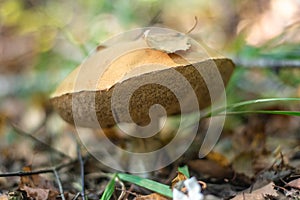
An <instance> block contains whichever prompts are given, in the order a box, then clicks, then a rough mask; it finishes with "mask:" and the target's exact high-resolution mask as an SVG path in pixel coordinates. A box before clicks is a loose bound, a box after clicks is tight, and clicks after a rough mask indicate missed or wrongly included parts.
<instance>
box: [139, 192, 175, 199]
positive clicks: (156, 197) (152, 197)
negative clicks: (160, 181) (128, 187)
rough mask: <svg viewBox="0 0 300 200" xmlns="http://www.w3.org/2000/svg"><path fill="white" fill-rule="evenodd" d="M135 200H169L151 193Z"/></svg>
mask: <svg viewBox="0 0 300 200" xmlns="http://www.w3.org/2000/svg"><path fill="white" fill-rule="evenodd" d="M135 200H169V198H167V197H164V196H162V195H160V194H157V193H152V194H149V195H145V196H138V197H136V198H135Z"/></svg>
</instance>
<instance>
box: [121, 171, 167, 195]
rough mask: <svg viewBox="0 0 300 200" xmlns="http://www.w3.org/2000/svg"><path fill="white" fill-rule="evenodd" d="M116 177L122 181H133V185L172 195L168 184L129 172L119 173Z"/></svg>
mask: <svg viewBox="0 0 300 200" xmlns="http://www.w3.org/2000/svg"><path fill="white" fill-rule="evenodd" d="M118 177H119V178H120V179H121V180H123V181H127V182H130V183H134V184H135V185H138V186H141V187H144V188H147V189H149V190H151V191H153V192H156V193H159V194H162V195H164V196H166V197H172V190H171V188H170V187H169V186H168V185H165V184H162V183H159V182H156V181H152V180H150V179H145V178H141V177H139V176H134V175H130V174H123V173H120V174H118Z"/></svg>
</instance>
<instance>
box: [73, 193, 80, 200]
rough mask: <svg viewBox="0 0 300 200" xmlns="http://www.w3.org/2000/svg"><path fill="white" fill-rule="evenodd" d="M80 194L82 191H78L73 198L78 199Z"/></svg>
mask: <svg viewBox="0 0 300 200" xmlns="http://www.w3.org/2000/svg"><path fill="white" fill-rule="evenodd" d="M79 196H80V192H77V194H76V195H75V197H74V198H73V200H76V199H78V197H79Z"/></svg>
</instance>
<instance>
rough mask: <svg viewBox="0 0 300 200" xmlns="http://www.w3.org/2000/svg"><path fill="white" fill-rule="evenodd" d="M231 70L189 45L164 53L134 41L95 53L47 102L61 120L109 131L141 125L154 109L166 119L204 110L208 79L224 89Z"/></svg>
mask: <svg viewBox="0 0 300 200" xmlns="http://www.w3.org/2000/svg"><path fill="white" fill-rule="evenodd" d="M141 43H142V44H143V45H142V47H143V48H140V47H141ZM128 46H130V48H129V49H133V50H128ZM101 47H102V46H101ZM124 50H126V53H123V52H125V51H124ZM127 50H128V51H127ZM115 55H117V56H115ZM216 70H217V73H218V72H219V74H220V76H217V75H215V74H216ZM233 70H234V64H233V62H232V61H231V60H230V59H228V58H225V57H222V56H219V55H216V54H215V53H213V55H212V53H211V52H209V55H207V51H206V53H205V54H204V53H203V50H200V49H199V48H198V47H197V45H196V44H195V43H194V42H191V47H190V48H189V49H188V50H178V51H176V52H175V53H167V52H165V51H163V50H159V49H155V48H153V47H149V45H148V44H147V43H146V42H145V41H144V40H143V39H138V40H135V41H127V42H123V43H120V44H118V45H112V46H109V47H103V48H101V49H100V48H98V50H97V51H96V52H94V54H92V55H91V56H90V57H89V58H87V59H86V60H85V62H83V63H82V64H81V65H80V66H78V67H77V68H76V69H75V70H74V71H73V72H72V73H71V74H70V75H69V76H67V77H66V79H65V80H64V81H63V82H62V83H61V84H60V85H59V86H58V88H57V90H56V91H55V92H54V93H53V94H52V96H51V102H52V104H53V105H54V108H55V109H56V110H57V112H58V113H59V114H60V115H61V117H62V118H63V119H64V120H66V121H67V122H69V123H72V124H76V125H78V126H82V127H94V128H96V127H99V125H100V126H101V128H108V127H112V126H114V125H115V124H116V123H118V122H120V121H121V122H127V123H132V122H134V123H136V124H139V125H146V124H148V123H149V122H150V121H151V120H150V117H149V110H150V108H151V106H153V105H155V104H160V105H161V106H162V107H163V108H164V109H165V112H166V114H168V115H174V114H180V113H187V112H192V111H195V110H199V109H203V108H205V107H207V106H209V105H210V104H211V94H210V91H209V87H208V86H207V80H208V79H209V82H211V83H214V82H215V83H216V84H217V83H219V82H222V84H224V85H226V84H227V82H228V81H229V78H230V76H231V74H232V72H233ZM203 73H204V74H203ZM205 77H208V79H207V78H205ZM218 77H221V78H218ZM183 79H184V80H186V81H185V82H184V81H182V80H183ZM220 80H221V81H220ZM183 82H184V83H183ZM224 85H223V86H224ZM174 89H176V91H177V92H174V91H173V90H174ZM222 89H223V91H222V90H219V92H218V94H215V95H216V96H218V95H219V96H220V95H222V93H223V92H224V87H223V88H222ZM179 93H180V95H179V96H178V94H179ZM192 97H196V100H197V105H195V102H192V100H193V99H192ZM126 100H128V101H127V102H126ZM124 102H125V103H124ZM183 107H184V108H185V109H182V108H183ZM127 111H128V112H129V115H128V113H127ZM160 114H161V113H160ZM160 114H159V115H160ZM164 114H165V113H164ZM161 115H162V114H161Z"/></svg>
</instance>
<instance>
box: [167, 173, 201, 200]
mask: <svg viewBox="0 0 300 200" xmlns="http://www.w3.org/2000/svg"><path fill="white" fill-rule="evenodd" d="M183 183H184V185H185V187H186V189H187V194H184V193H183V192H181V191H179V190H178V189H176V188H174V189H173V200H203V198H204V196H203V194H202V193H201V187H200V185H199V183H198V181H197V179H196V178H195V177H192V178H190V179H187V180H185V181H184V182H183Z"/></svg>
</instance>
